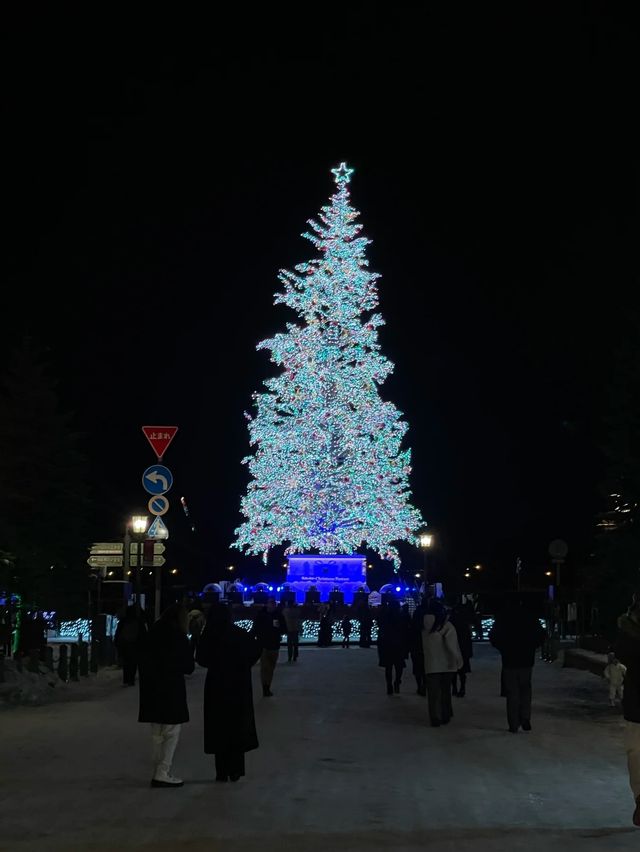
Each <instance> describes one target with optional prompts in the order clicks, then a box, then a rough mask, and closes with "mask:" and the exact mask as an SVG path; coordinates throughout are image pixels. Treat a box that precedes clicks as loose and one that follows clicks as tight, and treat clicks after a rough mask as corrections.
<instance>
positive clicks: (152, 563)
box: [129, 553, 167, 568]
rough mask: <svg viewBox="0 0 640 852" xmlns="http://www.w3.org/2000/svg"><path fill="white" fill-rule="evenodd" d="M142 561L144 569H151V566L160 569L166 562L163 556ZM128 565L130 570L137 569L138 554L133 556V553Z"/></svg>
mask: <svg viewBox="0 0 640 852" xmlns="http://www.w3.org/2000/svg"><path fill="white" fill-rule="evenodd" d="M142 561H143V563H144V567H145V568H151V567H152V566H153V567H154V568H161V567H162V566H163V565H164V563H165V562H166V561H167V560H166V559H165V558H164V556H154V557H153V560H145V559H143V560H142ZM129 565H130V566H131V567H132V568H137V566H138V554H137V553H136V554H135V555H134V554H133V553H132V554H131V559H130V560H129Z"/></svg>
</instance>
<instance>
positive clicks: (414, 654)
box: [409, 600, 427, 697]
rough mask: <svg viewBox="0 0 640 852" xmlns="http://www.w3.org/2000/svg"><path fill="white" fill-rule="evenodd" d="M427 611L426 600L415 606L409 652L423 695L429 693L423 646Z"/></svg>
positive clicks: (410, 629) (418, 686)
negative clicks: (423, 628) (424, 622)
mask: <svg viewBox="0 0 640 852" xmlns="http://www.w3.org/2000/svg"><path fill="white" fill-rule="evenodd" d="M426 612H427V603H426V601H424V600H423V601H421V602H420V603H419V604H418V606H417V607H416V608H415V610H414V613H413V616H412V618H411V624H410V626H409V653H410V654H411V665H412V670H413V676H414V678H415V679H416V693H417V694H418V695H422V696H423V697H424V696H425V695H426V694H427V675H426V673H425V670H424V650H423V648H422V627H423V621H424V617H425V614H426Z"/></svg>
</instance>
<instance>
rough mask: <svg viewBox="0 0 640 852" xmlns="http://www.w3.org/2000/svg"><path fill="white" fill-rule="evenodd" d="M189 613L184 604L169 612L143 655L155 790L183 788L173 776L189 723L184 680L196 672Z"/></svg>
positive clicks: (143, 703)
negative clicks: (182, 729)
mask: <svg viewBox="0 0 640 852" xmlns="http://www.w3.org/2000/svg"><path fill="white" fill-rule="evenodd" d="M187 626H188V619H187V611H186V609H185V607H183V606H182V605H181V604H173V605H172V606H170V607H169V608H168V609H166V610H165V611H164V612H163V613H162V615H161V616H160V618H159V619H158V620H157V621H156V623H155V624H154V625H153V626H152V628H151V630H150V631H149V635H148V638H147V641H146V642H145V645H144V648H143V649H142V652H141V655H140V712H139V715H138V721H139V722H146V723H150V724H151V739H152V744H153V775H152V776H151V786H152V787H182V785H183V783H184V782H183V781H182V780H181V779H180V778H176V777H175V776H174V775H172V774H171V766H172V764H173V757H174V753H175V750H176V746H177V745H178V740H179V739H180V730H181V726H182V725H183V724H184V723H185V722H188V721H189V708H188V707H187V690H186V687H185V682H184V676H185V675H187V674H191V672H193V669H194V663H193V654H192V653H191V647H190V645H189V640H188V639H187Z"/></svg>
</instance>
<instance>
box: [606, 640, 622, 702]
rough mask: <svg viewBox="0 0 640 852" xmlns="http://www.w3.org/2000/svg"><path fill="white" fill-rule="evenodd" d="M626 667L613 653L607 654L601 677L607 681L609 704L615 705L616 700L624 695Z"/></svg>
mask: <svg viewBox="0 0 640 852" xmlns="http://www.w3.org/2000/svg"><path fill="white" fill-rule="evenodd" d="M626 673H627V667H626V666H623V665H622V663H621V662H620V660H618V658H617V657H616V655H615V654H613V653H610V654H608V655H607V665H606V666H605V667H604V672H603V673H602V674H603V677H604V678H605V680H608V681H609V704H610V705H611V707H615V706H616V701H618V700H620V701H622V698H623V695H624V676H625V675H626Z"/></svg>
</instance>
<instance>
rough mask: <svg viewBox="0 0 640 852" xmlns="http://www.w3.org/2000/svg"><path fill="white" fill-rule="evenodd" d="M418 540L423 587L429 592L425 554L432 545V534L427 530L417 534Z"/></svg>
mask: <svg viewBox="0 0 640 852" xmlns="http://www.w3.org/2000/svg"><path fill="white" fill-rule="evenodd" d="M418 541H419V543H420V548H421V550H422V556H423V562H424V588H425V593H426V594H428V593H429V576H428V563H427V554H428V552H429V550H430V548H431V547H432V546H433V535H432V534H431V533H428V532H422V533H420V535H419V536H418Z"/></svg>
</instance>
